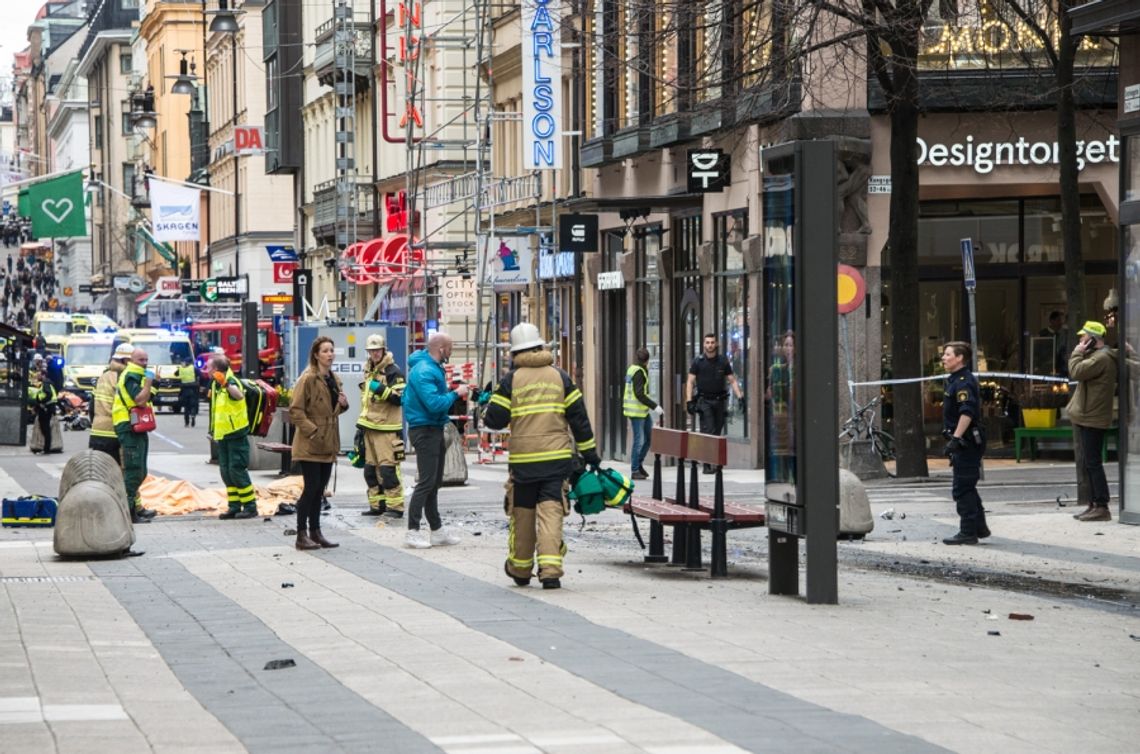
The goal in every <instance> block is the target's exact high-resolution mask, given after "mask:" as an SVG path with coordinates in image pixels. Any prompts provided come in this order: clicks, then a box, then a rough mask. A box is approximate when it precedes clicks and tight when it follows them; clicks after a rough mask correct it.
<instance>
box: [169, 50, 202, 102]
mask: <svg viewBox="0 0 1140 754" xmlns="http://www.w3.org/2000/svg"><path fill="white" fill-rule="evenodd" d="M175 52H178V53H181V54H182V59H181V60H179V61H178V75H177V76H167V77H166V78H168V79H174V83H173V84H172V85H171V86H170V93H171V94H193V93H194V92H195V91H197V87H195V86H194V84H195V83H196V82H197V80H198V79H197V76H195V75H194V68H195V66H194V63H193V62H190V63H189V64H187V62H186V53H187V52H188V51H187V50H175Z"/></svg>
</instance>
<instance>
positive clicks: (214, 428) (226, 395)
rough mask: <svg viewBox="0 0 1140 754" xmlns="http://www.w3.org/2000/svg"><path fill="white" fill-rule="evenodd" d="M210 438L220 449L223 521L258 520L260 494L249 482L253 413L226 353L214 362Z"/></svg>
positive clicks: (219, 468) (219, 462) (211, 386)
mask: <svg viewBox="0 0 1140 754" xmlns="http://www.w3.org/2000/svg"><path fill="white" fill-rule="evenodd" d="M210 378H211V382H210V436H211V437H212V438H213V439H214V442H215V443H217V445H218V471H220V472H221V474H222V483H223V484H224V485H226V502H227V503H228V507H227V508H226V510H225V512H224V513H221V514H219V515H218V518H220V519H222V520H228V519H232V518H254V517H255V516H257V493H256V491H255V490H254V489H253V482H252V481H251V480H250V478H249V412H248V409H247V408H246V403H245V389H244V388H242V385H241V382H239V381H238V378H237V377H236V376H235V375H234V373H233V370H232V369H230V360H229V359H228V358H226V355H225V354H224V353H216V354H214V355H213V357H211V359H210Z"/></svg>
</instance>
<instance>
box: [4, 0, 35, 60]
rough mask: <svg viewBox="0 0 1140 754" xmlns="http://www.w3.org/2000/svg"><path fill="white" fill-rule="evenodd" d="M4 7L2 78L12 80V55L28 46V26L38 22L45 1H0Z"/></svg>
mask: <svg viewBox="0 0 1140 754" xmlns="http://www.w3.org/2000/svg"><path fill="white" fill-rule="evenodd" d="M0 5H2V6H3V13H4V15H3V23H0V76H3V77H4V78H6V79H7V78H11V76H12V55H13V53H17V52H19V51H20V50H22V49H24V48H25V47H27V46H28V24H30V23H32V21H35V20H36V13H37V12H38V11H39V9H40V8H42V7H43V6H44V0H0Z"/></svg>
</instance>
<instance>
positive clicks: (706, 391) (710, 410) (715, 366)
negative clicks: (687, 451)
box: [685, 333, 744, 474]
mask: <svg viewBox="0 0 1140 754" xmlns="http://www.w3.org/2000/svg"><path fill="white" fill-rule="evenodd" d="M701 350H702V353H701V355H700V356H698V357H697V358H696V359H694V360H693V365H692V366H690V367H689V380H688V382H687V383H686V386H685V394H686V398H687V400H688V403H687V404H686V407H687V408H688V410H689V413H690V414H695V415H697V416H699V417H700V420H701V432H702V433H704V434H707V435H720V434H724V421H725V411H726V403H727V401H728V388H729V387H731V388H732V392H733V393H735V394H736V399H737V400H738V401H741V405H742V406H743V405H744V404H743V401H744V393H743V391H741V389H740V383H738V382H737V381H736V375H735V374H733V373H732V363H731V362H730V361H729V360H728V357H727V356H725V355H723V354H720V353H717V350H718V344H717V339H716V334H714V333H705V337H704V342H703V343H702V348H701ZM712 472H713V468H712V467H711V466H707V465H706V466H705V473H706V474H711V473H712Z"/></svg>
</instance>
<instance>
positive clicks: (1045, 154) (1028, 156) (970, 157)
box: [917, 134, 1120, 175]
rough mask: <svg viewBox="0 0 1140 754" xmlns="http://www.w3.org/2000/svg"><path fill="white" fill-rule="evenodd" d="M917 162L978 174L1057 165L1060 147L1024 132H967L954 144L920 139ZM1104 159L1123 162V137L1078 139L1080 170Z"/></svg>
mask: <svg viewBox="0 0 1140 754" xmlns="http://www.w3.org/2000/svg"><path fill="white" fill-rule="evenodd" d="M917 143H918V164H919V165H929V166H931V167H936V168H941V167H963V166H966V167H971V168H973V169H974V172H975V173H978V174H979V175H987V174H989V173H991V172H993V170H994V168H996V167H998V166H1001V165H1057V164H1058V163H1060V161H1061V160H1060V147H1059V146H1058V144H1057V142H1055V141H1029V140H1028V139H1026V138H1025V137H1024V136H1021V137H1018V139H1017V141H977V140H975V139H974V136H973V134H968V135H967V136H966V138H965V140H963V141H959V142H956V143H952V144H944V143H941V142H934V143H930V144H928V143H927V142H926V141H925V140H924V139H918V140H917ZM1103 162H1111V163H1118V162H1120V139H1118V138H1117V137H1116V136H1114V135H1112V134H1109V135H1108V137H1107V138H1105V139H1104V140H1103V141H1098V140H1095V139H1094V140H1089V141H1078V142H1077V170H1084V169H1085V166H1086V165H1099V164H1100V163H1103Z"/></svg>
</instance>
